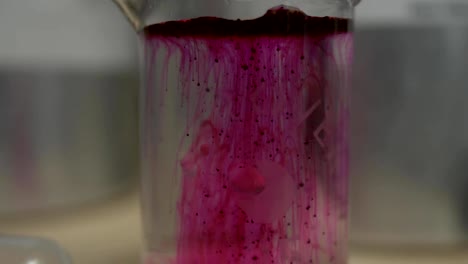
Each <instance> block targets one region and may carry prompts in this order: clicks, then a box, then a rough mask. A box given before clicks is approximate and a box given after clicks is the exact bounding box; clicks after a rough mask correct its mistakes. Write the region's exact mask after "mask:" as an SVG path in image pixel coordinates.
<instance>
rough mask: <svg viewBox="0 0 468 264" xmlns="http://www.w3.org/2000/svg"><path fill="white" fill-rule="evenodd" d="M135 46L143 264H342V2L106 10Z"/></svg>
mask: <svg viewBox="0 0 468 264" xmlns="http://www.w3.org/2000/svg"><path fill="white" fill-rule="evenodd" d="M116 2H117V4H118V5H119V7H120V8H121V10H122V11H123V12H124V13H125V14H126V15H127V17H128V18H129V20H130V22H131V23H132V24H133V26H134V27H135V28H136V29H137V31H138V32H139V35H140V40H141V48H142V65H143V67H142V69H143V86H142V88H141V143H142V144H141V147H142V167H141V169H142V181H143V188H142V200H143V203H142V204H143V221H144V232H145V242H146V249H145V256H144V262H145V263H148V264H150V263H158V264H159V263H163V264H165V263H178V264H186V263H187V264H191V263H194V264H203V263H208V264H218V263H281V264H283V263H314V264H329V263H330V264H331V263H336V264H344V263H346V262H347V216H348V165H347V162H348V135H347V130H348V129H347V128H348V113H349V108H348V97H349V96H348V94H349V83H350V67H351V60H352V43H353V41H352V35H351V19H352V15H353V3H351V2H350V1H347V0H341V1H337V0H307V1H303V0H296V1H293V0H292V1H280V0H275V1H273V0H257V1H249V0H216V1H215V0H197V1H195V0H191V1H190V0H186V1H174V0H166V1H164V0H159V1H157V0H155V1H123V0H116Z"/></svg>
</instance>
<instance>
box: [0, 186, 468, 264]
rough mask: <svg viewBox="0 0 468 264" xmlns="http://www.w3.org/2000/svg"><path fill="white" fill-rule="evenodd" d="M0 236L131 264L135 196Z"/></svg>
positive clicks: (388, 263)
mask: <svg viewBox="0 0 468 264" xmlns="http://www.w3.org/2000/svg"><path fill="white" fill-rule="evenodd" d="M0 233H3V234H5V233H6V234H13V235H28V236H39V237H45V238H49V239H53V240H55V241H57V242H58V243H60V245H61V246H62V247H64V248H65V249H66V250H67V251H68V252H69V253H70V254H71V256H72V258H73V260H74V263H75V264H81V263H85V264H137V263H138V262H139V253H140V250H141V248H142V241H141V237H142V236H141V224H140V217H139V205H138V195H137V193H136V192H133V193H129V194H127V195H123V196H121V197H118V198H114V199H109V200H108V201H105V202H101V203H99V204H94V205H91V206H87V207H82V208H78V209H74V210H67V211H62V212H60V213H58V212H57V213H48V214H46V213H44V214H42V215H39V216H38V215H34V216H33V215H30V216H23V217H22V218H21V219H13V218H12V219H1V220H0ZM350 264H468V249H467V250H465V251H461V250H460V251H456V252H444V253H439V254H432V255H431V256H426V255H424V254H421V253H414V254H409V253H405V254H395V253H390V252H387V253H385V254H384V253H376V252H371V251H369V250H364V249H362V248H361V249H359V250H357V249H354V250H352V251H351V261H350Z"/></svg>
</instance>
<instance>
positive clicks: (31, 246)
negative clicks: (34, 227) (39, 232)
mask: <svg viewBox="0 0 468 264" xmlns="http://www.w3.org/2000/svg"><path fill="white" fill-rule="evenodd" d="M0 262H1V263H5V264H7V263H8V264H71V263H72V261H71V259H70V257H69V256H68V254H67V253H66V252H65V251H64V250H63V249H62V248H61V247H60V246H59V245H57V244H56V243H55V242H53V241H49V240H46V239H42V238H33V237H13V236H1V235H0Z"/></svg>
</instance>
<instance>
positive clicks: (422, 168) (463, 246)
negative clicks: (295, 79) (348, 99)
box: [0, 0, 468, 264]
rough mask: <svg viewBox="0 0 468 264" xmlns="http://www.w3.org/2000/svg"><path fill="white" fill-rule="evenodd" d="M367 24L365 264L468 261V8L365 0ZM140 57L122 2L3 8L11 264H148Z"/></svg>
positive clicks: (1, 211)
mask: <svg viewBox="0 0 468 264" xmlns="http://www.w3.org/2000/svg"><path fill="white" fill-rule="evenodd" d="M355 29H356V55H355V78H354V79H355V80H354V88H353V89H354V90H353V95H352V97H353V98H352V102H353V108H352V109H353V119H352V129H351V132H352V142H351V143H352V153H351V154H352V163H351V165H352V166H351V189H350V193H351V207H352V210H351V212H352V213H351V220H350V244H351V252H350V253H351V264H359V263H363V264H387V263H392V264H400V263H401V264H403V263H405V264H406V263H408V264H416V263H424V264H428V263H437V264H440V263H443V264H450V263H457V264H466V263H468V244H467V243H468V119H467V118H466V116H467V114H468V90H467V89H466V87H467V85H468V2H466V1H463V0H459V1H449V0H446V1H431V0H393V1H386V0H366V1H362V3H361V4H360V5H359V6H358V8H357V11H356V27H355ZM137 58H138V52H137V38H136V36H135V34H134V32H133V31H132V29H131V27H130V26H129V25H128V24H127V22H126V21H125V19H123V18H122V17H121V15H120V14H119V12H118V10H117V9H116V8H115V7H114V6H113V5H112V3H111V1H105V0H101V1H96V0H22V1H14V0H3V1H0V260H2V261H1V262H2V263H3V261H4V259H5V258H7V257H10V258H11V259H9V261H11V262H12V263H13V261H18V260H19V259H21V257H24V256H31V255H38V254H39V253H38V252H40V254H39V255H38V256H40V257H41V258H43V259H46V260H47V261H48V262H44V263H68V261H69V259H70V257H71V259H73V260H74V263H87V264H94V263H96V264H97V263H99V264H111V263H112V264H120V263H122V264H132V263H138V262H139V253H140V249H141V237H142V236H141V226H140V216H139V205H138V192H137V189H138V179H137V177H138V169H137V163H138V151H137V145H138V131H137V126H138V124H137V121H138V110H137V109H138V105H137V96H138V63H137ZM13 235H15V236H14V237H13ZM25 236H32V237H35V238H37V239H35V240H31V239H28V238H26V237H25ZM41 238H45V239H48V240H44V239H41ZM33 242H34V243H33ZM13 249H15V250H13ZM61 249H62V250H63V251H61ZM12 252H15V253H14V254H13V253H12ZM57 252H68V253H57ZM13 258H15V259H13ZM7 262H8V261H7ZM5 263H6V262H5ZM25 263H28V262H25ZM28 264H29V263H28Z"/></svg>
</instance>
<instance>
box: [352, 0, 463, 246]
mask: <svg viewBox="0 0 468 264" xmlns="http://www.w3.org/2000/svg"><path fill="white" fill-rule="evenodd" d="M379 3H380V4H382V5H381V6H379ZM391 3H392V4H395V6H393V9H392V8H391V7H390V3H389V1H377V0H374V1H369V2H368V3H366V1H363V3H362V5H361V6H359V8H358V10H357V26H356V55H355V56H356V58H355V63H356V66H355V72H356V74H355V75H356V80H355V85H354V88H353V89H354V90H353V97H354V98H353V109H354V110H353V111H354V112H353V122H352V123H353V129H352V130H353V143H352V144H353V147H352V149H353V150H352V163H351V164H352V173H351V174H352V175H351V179H352V184H351V186H352V187H351V199H352V213H351V238H352V240H353V241H355V242H358V243H367V244H372V245H378V244H381V245H394V246H402V247H404V246H407V245H413V246H449V245H460V244H463V243H466V242H468V118H467V117H468V89H467V87H468V3H467V2H466V1H401V0H400V1H392V2H391ZM366 4H370V6H369V5H367V6H366ZM372 5H373V6H374V7H377V8H376V9H373V8H372ZM385 5H388V6H389V8H385ZM392 10H393V13H392ZM373 11H375V12H373ZM379 12H382V14H381V16H379ZM376 13H377V14H376Z"/></svg>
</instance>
